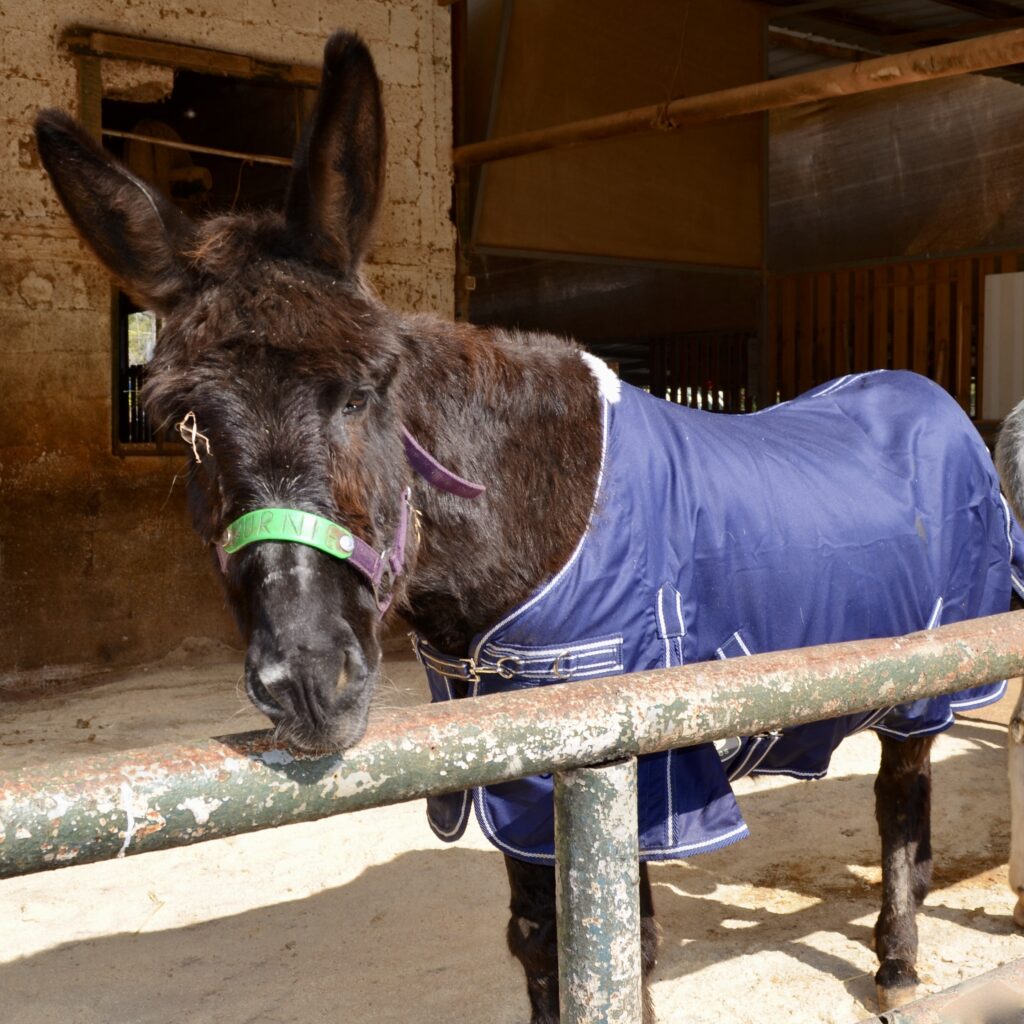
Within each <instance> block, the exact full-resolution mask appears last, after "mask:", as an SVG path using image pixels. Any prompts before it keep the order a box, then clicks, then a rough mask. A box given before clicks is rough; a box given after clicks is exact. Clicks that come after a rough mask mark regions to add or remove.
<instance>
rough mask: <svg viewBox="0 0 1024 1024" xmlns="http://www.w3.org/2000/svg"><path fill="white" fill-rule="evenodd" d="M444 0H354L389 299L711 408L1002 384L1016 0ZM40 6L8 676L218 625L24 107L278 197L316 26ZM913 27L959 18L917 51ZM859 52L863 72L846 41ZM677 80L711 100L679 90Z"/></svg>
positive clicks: (14, 188)
mask: <svg viewBox="0 0 1024 1024" xmlns="http://www.w3.org/2000/svg"><path fill="white" fill-rule="evenodd" d="M439 7H440V9H439V10H438V11H435V12H432V14H431V18H429V19H428V18H427V17H426V15H423V14H419V13H417V14H415V15H414V16H410V18H409V19H406V20H405V21H403V20H401V18H398V17H397V16H396V14H395V12H394V11H392V10H391V9H390V8H389V6H388V4H386V3H382V4H381V5H379V6H374V7H372V8H370V7H368V8H367V9H366V10H367V12H371V11H372V12H373V13H363V14H362V15H361V17H363V19H364V24H365V28H364V31H365V32H366V34H367V37H368V38H369V39H370V40H371V42H372V41H373V40H374V39H377V38H379V39H380V40H381V43H382V46H384V47H385V48H386V49H385V51H384V53H385V57H384V58H382V75H383V79H384V85H385V94H386V95H385V99H386V101H388V103H389V110H390V111H393V113H392V114H391V115H390V118H391V128H392V132H391V159H390V162H389V169H388V173H389V185H388V188H389V193H388V196H389V198H388V202H387V203H386V205H385V209H384V211H383V215H382V224H381V226H380V229H379V232H378V242H377V247H376V250H375V252H374V254H373V255H372V257H371V261H370V265H369V267H368V271H369V274H370V276H371V278H372V279H373V281H374V283H375V285H376V286H377V287H378V288H379V290H380V291H381V294H382V295H383V296H384V298H385V299H386V300H387V301H389V302H391V303H392V304H394V305H396V306H398V307H399V308H404V309H408V310H425V311H431V312H435V313H439V314H441V315H450V314H452V313H454V314H455V315H456V316H458V317H461V318H467V319H470V320H472V321H474V322H477V323H491V324H503V325H508V326H518V327H522V328H525V329H538V330H546V331H552V332H556V333H559V334H565V335H570V336H572V337H575V338H577V339H578V340H579V341H580V342H581V343H582V344H584V345H586V346H587V347H588V348H589V349H591V350H592V351H594V352H596V353H597V354H599V355H601V356H602V357H604V358H605V359H607V360H608V361H610V362H611V363H612V364H613V365H614V366H615V368H616V369H617V370H618V371H619V372H620V374H621V375H622V376H623V378H624V379H626V380H629V381H630V382H632V383H635V384H638V385H639V386H641V387H644V388H647V389H649V390H651V391H653V392H654V393H656V394H659V395H662V396H664V397H666V398H669V399H670V400H672V401H678V402H683V403H687V404H690V405H694V406H697V407H700V408H704V409H709V410H713V411H723V412H743V411H750V410H753V409H757V408H762V407H764V406H765V405H770V404H773V403H775V402H778V401H784V400H786V399H788V398H791V397H793V395H795V394H797V393H799V392H801V391H804V390H806V389H808V388H809V387H812V386H813V385H815V384H818V383H821V382H823V381H826V380H829V379H831V378H834V377H837V376H841V375H842V374H844V373H848V372H851V371H862V370H868V369H875V368H882V367H892V368H909V369H913V370H916V371H918V372H921V373H924V374H926V375H928V376H930V377H932V378H933V379H935V380H937V381H938V382H940V383H941V384H942V385H943V386H944V387H945V388H947V389H948V390H949V391H950V392H951V393H952V394H953V395H954V396H955V397H956V399H957V400H958V402H960V404H961V405H962V406H963V408H964V409H965V410H967V412H968V414H969V415H970V416H971V417H972V418H973V419H974V421H975V422H976V423H977V425H978V427H979V429H980V430H981V432H982V434H983V436H985V438H986V439H987V440H989V441H991V438H992V435H993V431H994V429H995V426H996V425H997V423H998V422H999V420H1000V419H1001V418H1002V416H1003V415H1005V413H1006V412H1007V411H1008V409H1009V408H1010V406H1011V404H1012V403H1013V401H1014V400H1015V397H1016V396H1017V394H1018V393H1019V392H1021V391H1024V365H1022V364H1021V362H1020V359H1021V357H1020V355H1019V352H1018V350H1019V346H1015V345H1014V343H1013V338H1014V330H1015V324H1016V323H1017V319H1016V318H1017V317H1019V315H1020V313H1019V310H1020V309H1021V308H1022V306H1021V304H1022V302H1024V298H1022V293H1021V287H1022V285H1021V280H1022V279H1021V278H1020V277H1018V276H1017V273H1018V264H1019V253H1020V247H1021V239H1022V237H1024V213H1022V208H1021V203H1020V201H1019V197H1020V177H1021V172H1020V167H1021V160H1020V156H1021V147H1022V142H1021V136H1020V132H1019V131H1018V130H1017V125H1018V124H1019V123H1020V115H1021V113H1022V110H1021V104H1022V97H1024V89H1022V75H1021V72H1020V67H1019V65H1014V64H1009V65H1007V64H1006V63H1005V59H1003V58H1001V57H999V56H998V54H997V55H996V56H993V53H995V52H996V50H997V49H998V45H999V44H998V42H997V40H998V39H999V38H1001V37H1000V36H999V35H998V33H1005V32H1007V31H1012V30H1013V29H1014V28H1016V27H1019V26H1020V25H1022V24H1024V20H1022V19H1024V4H1022V3H1021V0H1013V2H1011V0H986V2H978V3H974V2H972V3H966V2H965V3H961V2H952V0H892V2H886V0H858V2H847V3H824V2H821V3H814V2H810V3H809V2H802V3H796V2H787V3H775V4H767V3H759V2H755V0H716V2H714V3H710V2H703V3H702V2H692V3H679V2H676V0H650V2H648V3H646V4H644V5H643V9H642V10H640V11H637V10H633V9H631V8H623V7H622V6H621V5H619V4H616V3H613V2H611V0H588V2H586V3H584V2H583V0H566V2H563V3H559V4H557V5H548V4H543V3H540V2H533V0H515V2H513V0H465V2H463V0H460V2H455V3H449V4H441V5H439ZM51 8H52V10H51ZM12 10H13V9H12ZM378 10H379V11H381V12H383V16H381V15H378V14H377V13H376V12H377V11H378ZM47 11H48V15H47V18H45V19H43V22H42V23H41V25H36V24H34V23H32V22H31V20H30V19H26V20H25V23H24V24H25V26H26V27H22V26H20V25H18V24H17V23H16V22H12V24H13V25H14V28H12V30H11V33H10V39H11V40H12V42H11V45H10V46H9V47H8V51H7V52H8V53H9V55H10V57H9V64H10V71H11V74H10V76H9V77H8V79H7V81H8V82H9V83H12V84H11V85H10V88H12V89H13V88H14V87H15V86H16V87H17V98H18V101H19V102H20V103H21V106H20V107H17V106H15V105H12V106H11V107H10V111H11V116H9V117H8V119H7V120H6V121H5V124H6V125H7V130H8V132H9V135H10V138H11V145H10V147H9V151H8V157H9V160H10V162H11V163H12V166H11V168H10V174H9V175H8V178H7V184H6V187H7V190H8V192H9V194H10V202H9V203H8V213H7V214H6V215H5V217H4V231H5V237H6V238H8V239H9V241H10V242H11V245H10V249H11V252H12V256H11V258H10V259H9V261H8V262H7V264H6V268H7V269H6V277H7V284H6V286H5V288H6V290H5V293H4V296H3V302H4V305H3V307H2V309H0V318H2V320H3V323H4V327H5V330H6V332H7V335H8V337H9V338H10V339H11V340H10V342H9V345H8V351H7V353H6V355H5V357H4V358H5V366H4V374H5V380H6V382H7V390H8V392H9V396H8V400H7V402H6V404H5V407H4V410H3V415H4V417H5V419H4V431H3V433H2V437H3V440H2V442H0V444H2V449H0V457H2V459H3V465H4V473H5V491H6V492H7V495H8V500H7V502H6V504H5V507H4V508H3V509H2V510H0V543H2V545H3V560H2V563H0V572H2V574H3V580H4V584H5V586H4V601H5V603H6V604H7V606H8V607H7V614H6V615H4V616H3V617H2V620H0V640H2V643H0V676H2V677H3V678H4V679H6V680H7V681H8V682H9V683H11V684H12V685H13V684H15V683H17V682H24V681H25V680H26V679H32V680H35V681H40V680H42V681H45V680H46V679H50V680H56V679H59V678H60V677H62V676H65V675H74V674H75V673H79V672H81V671H83V670H86V669H88V668H90V667H95V668H105V667H108V666H112V665H121V664H131V663H136V664H137V663H140V662H142V661H145V660H146V659H148V658H152V657H159V656H162V655H163V654H165V653H166V652H167V651H168V650H171V649H173V648H174V647H175V646H177V645H178V644H179V643H180V642H181V641H182V639H183V638H185V637H205V638H208V639H210V640H212V641H216V642H224V643H233V642H235V640H234V637H235V633H234V626H233V624H232V623H231V621H230V618H229V616H228V615H227V613H226V611H225V609H224V607H223V601H222V599H221V596H220V593H219V588H218V584H217V581H216V574H215V571H214V570H213V568H212V566H211V564H210V563H209V561H208V559H207V558H206V557H205V555H204V554H203V552H202V551H201V550H199V549H198V547H197V546H196V545H195V544H194V543H193V542H192V540H191V537H190V534H189V523H188V518H187V514H186V512H185V496H184V489H183V487H182V486H181V482H180V479H179V477H180V471H181V470H182V469H183V468H184V465H185V462H184V452H185V449H184V447H183V445H182V442H181V439H180V438H178V437H177V435H176V434H175V432H174V431H173V430H170V431H168V430H167V429H166V425H165V427H164V429H161V425H159V424H152V423H150V422H148V419H147V416H146V412H145V409H144V408H143V406H142V404H141V402H140V397H139V394H140V388H141V386H142V383H143V382H144V379H145V362H146V360H147V359H148V358H149V356H150V355H151V354H152V351H153V346H154V344H155V337H156V331H157V326H158V325H157V324H156V323H155V321H154V320H153V318H152V317H151V316H150V315H149V314H147V312H146V311H145V310H138V309H136V308H134V307H133V306H132V305H131V303H130V300H129V299H128V298H127V296H125V295H123V294H122V293H120V292H118V291H117V290H116V289H115V290H113V291H112V290H111V288H110V285H109V283H108V282H107V281H106V280H105V279H104V277H103V275H102V272H101V271H100V270H99V269H98V268H97V267H96V265H95V264H94V263H93V262H92V261H90V260H89V259H88V258H86V257H85V256H84V254H83V253H82V252H81V250H80V249H78V248H77V245H76V243H75V242H74V241H73V236H72V235H71V233H70V231H69V230H68V225H67V223H66V222H65V221H63V220H61V215H60V213H59V212H58V211H57V209H56V207H55V205H54V201H53V199H52V197H51V196H50V195H49V194H48V192H47V191H46V189H47V185H46V182H45V181H44V179H43V176H42V172H41V169H40V168H39V166H38V161H37V159H36V157H35V156H34V154H33V152H32V143H31V140H30V137H29V136H30V131H29V123H30V120H31V114H32V111H33V109H34V108H38V107H39V106H43V105H45V104H46V103H48V102H57V100H59V98H60V93H59V90H63V93H64V95H66V97H67V99H68V105H73V106H75V107H76V108H77V109H78V112H79V114H80V115H81V116H82V118H83V120H84V121H85V122H86V123H87V124H89V125H91V126H92V128H93V129H94V130H95V131H96V132H97V133H98V134H99V136H100V137H102V138H103V140H104V143H105V144H106V145H107V146H108V147H109V148H110V149H111V150H112V151H113V152H115V153H116V154H117V155H119V156H121V157H122V158H123V159H125V160H126V161H127V162H128V164H129V166H131V167H132V168H133V169H134V170H135V171H136V172H137V173H139V174H141V175H142V176H143V177H145V178H147V179H149V180H152V181H154V182H155V183H156V184H158V185H159V187H160V188H161V189H162V190H163V191H164V192H165V193H166V194H167V195H168V196H170V197H171V198H172V200H173V201H174V202H175V203H177V204H178V205H179V206H180V207H181V208H182V209H183V210H185V211H186V212H188V213H189V214H192V215H202V214H205V213H210V212H216V211H221V210H227V209H233V208H234V209H239V208H247V207H253V206H260V205H266V204H273V203H275V202H279V201H280V198H281V196H282V195H283V191H284V188H285V184H286V181H287V171H288V164H289V160H290V153H291V149H292V147H293V145H294V144H295V141H296V139H297V138H298V137H299V133H300V132H301V127H302V123H303V119H304V117H305V115H306V114H307V113H308V111H309V109H310V104H311V102H312V97H313V94H314V91H315V86H316V81H317V69H316V63H315V53H316V49H315V44H314V40H315V39H319V38H321V33H320V32H319V25H320V20H319V16H318V19H317V21H316V25H317V31H316V34H315V35H314V31H313V26H312V25H307V26H306V27H305V29H304V31H306V36H305V37H304V39H303V44H302V45H303V46H304V47H306V49H305V51H303V53H302V54H298V53H297V52H284V51H283V52H282V59H278V60H274V59H270V58H271V56H272V55H273V54H272V52H271V50H269V49H268V50H267V51H266V52H265V53H264V52H261V53H259V54H255V55H253V54H239V53H238V52H237V49H236V48H233V47H231V46H230V45H228V41H227V40H228V38H229V36H230V32H222V33H221V35H222V36H223V40H222V41H220V42H219V44H218V46H213V45H211V42H216V40H212V41H211V40H209V39H207V40H206V41H205V42H204V43H203V44H202V45H194V44H185V43H183V42H182V41H181V40H179V39H177V38H176V37H175V36H174V33H173V32H171V31H170V30H169V29H168V31H167V32H165V33H164V35H165V36H166V37H167V38H162V36H161V33H160V32H159V31H156V30H152V31H149V32H142V31H139V32H128V31H116V30H115V26H114V24H107V23H104V22H103V19H102V18H98V19H97V21H96V23H95V25H93V26H90V25H85V24H81V23H80V22H79V21H77V20H76V21H72V20H71V19H70V18H67V17H66V16H64V15H63V14H62V11H61V5H59V4H57V3H53V4H51V5H50V7H48V8H47ZM8 17H9V18H13V17H14V15H8ZM338 20H340V21H345V20H346V18H345V12H342V13H341V14H339V16H338ZM348 20H349V21H351V19H348ZM206 23H207V24H215V23H216V22H215V19H214V20H213V21H211V19H209V18H208V19H206ZM355 23H356V25H357V26H359V25H360V22H359V20H358V18H357V19H356V21H355ZM267 24H269V25H270V26H271V30H272V31H274V30H276V26H275V24H274V22H273V18H271V21H270V22H269V23H267ZM28 26H31V28H29V27H28ZM228 28H230V25H228ZM262 30H263V31H266V25H264V26H263V29H262ZM19 33H20V34H19ZM30 39H31V40H35V42H34V44H33V45H34V48H33V46H29V45H28V44H27V43H26V42H25V40H30ZM16 43H17V44H18V45H15V44H16ZM43 43H45V47H44V46H43ZM22 44H24V45H22ZM936 46H938V47H953V51H952V52H951V53H949V54H947V55H946V56H944V57H943V58H942V60H938V61H934V62H932V63H931V64H929V65H928V66H927V67H925V66H924V64H923V63H922V62H920V61H919V62H918V64H917V65H916V66H915V64H914V59H915V58H914V55H915V54H916V53H919V52H920V51H922V50H923V49H927V48H934V47H936ZM965 48H966V49H965ZM286 49H287V48H286ZM293 50H294V47H293ZM929 52H931V51H930V50H929ZM944 52H945V51H944ZM310 55H313V56H310ZM300 57H301V59H300ZM872 60H874V61H878V60H882V64H883V66H882V67H881V70H880V71H879V72H878V74H877V75H874V76H866V75H861V76H860V77H858V76H857V73H856V70H855V69H856V68H857V67H859V66H860V65H859V64H858V62H863V61H872ZM426 61H429V62H430V68H429V73H428V70H427V67H426V63H425V62H426ZM417 62H419V65H417ZM889 62H892V63H891V66H890V63H889ZM943 62H945V63H943ZM965 68H977V69H979V70H978V71H977V72H976V73H963V72H964V69H965ZM821 76H826V78H822V77H821ZM828 76H832V77H828ZM54 83H59V88H58V85H56V84H54ZM425 83H426V84H425ZM759 83H763V85H762V84H759ZM805 83H808V85H807V86H805ZM893 83H898V84H896V85H894V84H893ZM880 85H881V86H888V87H884V88H883V87H879V86H880ZM428 86H429V88H428ZM765 89H767V90H768V92H771V91H772V90H774V92H771V95H770V96H768V98H767V99H764V98H763V97H762V95H761V94H762V92H763V91H764V90H765ZM766 95H767V93H766ZM699 97H705V98H707V97H711V98H712V102H713V103H714V102H718V103H719V106H717V107H715V108H714V109H713V110H712V111H711V113H710V114H706V115H702V116H698V117H696V119H695V118H694V116H693V114H692V106H693V101H694V99H695V98H699ZM723 98H724V100H725V102H724V105H723V104H722V103H721V102H720V101H721V100H723ZM681 103H682V104H683V106H684V107H685V106H686V104H690V108H689V109H690V110H691V113H687V112H686V110H684V109H682V108H681V107H680V104H681ZM424 104H426V105H427V106H429V110H430V114H429V117H428V118H427V117H426V116H425V115H424V112H423V111H424V109H426V108H425V106H424ZM672 104H675V106H674V107H673V106H672ZM645 108H646V110H647V112H646V113H643V112H644V110H645ZM638 110H639V111H641V115H642V116H641V117H640V118H639V119H638V118H637V117H636V116H633V117H632V119H631V120H630V125H631V127H628V129H627V130H626V131H622V130H620V129H618V128H617V129H616V130H615V132H614V134H613V135H612V137H607V138H603V139H601V140H599V141H591V142H582V143H581V142H579V140H576V142H575V144H571V145H567V144H564V143H557V141H555V142H553V141H552V140H551V139H544V140H542V142H541V148H539V149H537V151H533V152H529V153H526V154H525V155H519V156H513V157H511V158H505V159H491V158H490V156H489V155H488V153H487V152H486V147H487V145H488V144H489V142H488V140H490V144H493V142H494V140H496V139H502V138H507V137H516V136H518V135H519V134H521V133H523V132H527V131H531V132H532V131H536V130H542V131H541V134H542V135H543V134H544V132H546V131H550V130H551V129H555V131H556V132H557V131H562V130H564V129H565V128H566V126H568V129H569V130H570V134H571V133H572V131H573V130H574V129H577V128H579V126H580V125H584V126H585V125H586V124H587V123H588V122H589V120H591V119H594V118H598V117H608V116H609V115H611V116H613V117H614V116H619V115H623V116H624V115H625V114H635V112H636V111H638ZM673 110H675V111H676V113H674V114H673V113H672V111H673ZM698 122H699V123H698ZM570 141H572V140H570ZM452 144H454V152H455V154H456V158H455V173H454V175H453V177H449V175H450V173H451V171H450V166H451V164H450V161H451V157H450V155H449V151H450V150H451V146H452ZM481 144H483V146H484V152H483V154H482V155H473V151H474V150H475V149H476V150H479V147H480V145H481ZM460 154H461V155H460ZM19 246H20V248H21V252H20V258H18V257H16V256H14V255H13V254H14V252H15V250H16V249H17V248H18V247H19ZM26 254H29V258H27V259H26ZM53 516H59V518H60V521H61V523H62V524H63V527H64V533H65V538H66V540H65V543H64V544H62V545H61V546H59V547H55V546H54V545H52V544H50V543H48V542H47V537H48V535H49V530H50V526H49V523H50V521H51V519H52V517H53ZM157 537H159V538H161V539H162V542H161V543H159V544H157V543H154V540H155V538H157ZM54 618H57V619H59V621H61V622H62V623H63V629H62V630H61V632H60V635H59V636H58V637H54V636H53V635H52V630H51V629H50V622H51V621H52V620H53V619H54ZM71 666H74V668H71Z"/></svg>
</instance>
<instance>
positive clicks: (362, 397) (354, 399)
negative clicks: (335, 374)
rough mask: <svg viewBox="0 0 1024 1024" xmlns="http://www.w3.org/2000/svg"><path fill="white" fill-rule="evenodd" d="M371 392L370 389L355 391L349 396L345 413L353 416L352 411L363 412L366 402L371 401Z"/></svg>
mask: <svg viewBox="0 0 1024 1024" xmlns="http://www.w3.org/2000/svg"><path fill="white" fill-rule="evenodd" d="M369 398H370V393H369V392H368V391H353V392H352V394H351V395H349V396H348V401H347V402H346V403H345V415H346V416H351V415H352V413H355V412H362V411H363V409H365V408H366V403H367V401H369Z"/></svg>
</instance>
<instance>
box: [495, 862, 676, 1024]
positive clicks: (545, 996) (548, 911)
mask: <svg viewBox="0 0 1024 1024" xmlns="http://www.w3.org/2000/svg"><path fill="white" fill-rule="evenodd" d="M505 869H506V870H507V871H508V883H509V888H510V890H511V899H510V901H509V909H510V910H511V911H512V917H511V918H510V919H509V922H508V932H507V938H508V948H509V949H510V950H511V952H512V955H513V956H514V957H515V958H516V959H517V960H518V961H519V962H520V963H521V964H522V965H523V970H524V971H525V972H526V990H527V993H528V994H529V997H530V1024H557V1022H558V1017H559V1013H558V934H557V931H556V925H555V869H554V868H551V867H547V866H545V865H543V864H527V863H526V862H525V861H520V860H513V859H512V858H511V857H506V858H505ZM611 924H612V922H609V926H611ZM657 957H658V926H657V923H656V922H655V920H654V900H653V898H652V896H651V882H650V878H649V877H648V873H647V865H646V864H641V865H640V958H641V970H642V972H643V978H644V992H643V995H644V1022H645V1024H652V1022H653V1021H654V1014H653V1012H652V1010H651V1000H650V993H649V990H648V987H647V976H648V975H649V974H650V972H651V970H652V969H653V967H654V965H655V962H656V961H657Z"/></svg>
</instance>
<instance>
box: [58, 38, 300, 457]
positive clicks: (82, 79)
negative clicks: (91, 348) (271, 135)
mask: <svg viewBox="0 0 1024 1024" xmlns="http://www.w3.org/2000/svg"><path fill="white" fill-rule="evenodd" d="M61 44H62V46H63V48H64V49H65V51H66V52H67V53H68V54H69V55H70V56H71V57H72V59H73V60H74V61H75V65H76V70H77V80H78V97H77V99H78V118H79V120H80V121H81V123H82V124H83V125H84V126H85V128H86V130H87V131H88V132H89V133H90V134H91V135H92V136H93V137H94V138H96V139H97V140H102V137H103V80H102V74H101V67H102V65H101V62H102V60H103V59H104V58H106V59H109V60H122V61H135V62H137V63H139V64H150V65H156V66H158V67H165V68H171V69H173V70H176V71H195V72H198V73H200V74H207V75H223V76H225V77H228V78H238V79H243V80H250V81H251V80H262V81H270V82H278V83H280V84H282V85H299V86H306V87H314V88H315V87H316V86H318V85H319V83H320V67H319V66H317V65H313V64H292V63H286V62H280V61H266V60H261V59H258V58H256V57H251V56H249V55H247V54H244V53H236V52H233V51H230V50H218V49H212V48H210V47H205V46H193V45H190V44H184V43H175V42H171V41H168V40H160V39H150V38H146V37H143V36H130V35H121V34H118V33H113V32H105V31H103V30H102V29H93V28H89V27H83V26H76V27H73V28H70V29H68V30H67V31H66V32H65V33H64V34H63V36H62V38H61ZM110 294H111V301H110V331H109V334H110V342H111V357H112V358H111V384H110V389H111V416H110V430H111V450H112V452H113V454H114V455H117V456H120V457H126V456H149V455H180V454H181V453H182V452H183V451H184V445H183V442H181V441H180V440H179V439H178V438H177V436H176V435H173V434H172V435H169V436H163V437H158V438H157V439H155V440H153V441H122V440H121V438H120V436H119V429H118V428H119V415H120V413H119V409H120V395H119V390H120V387H121V352H120V344H121V339H120V321H119V305H120V300H119V295H120V289H118V288H117V287H116V286H113V285H112V286H111V293H110Z"/></svg>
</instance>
